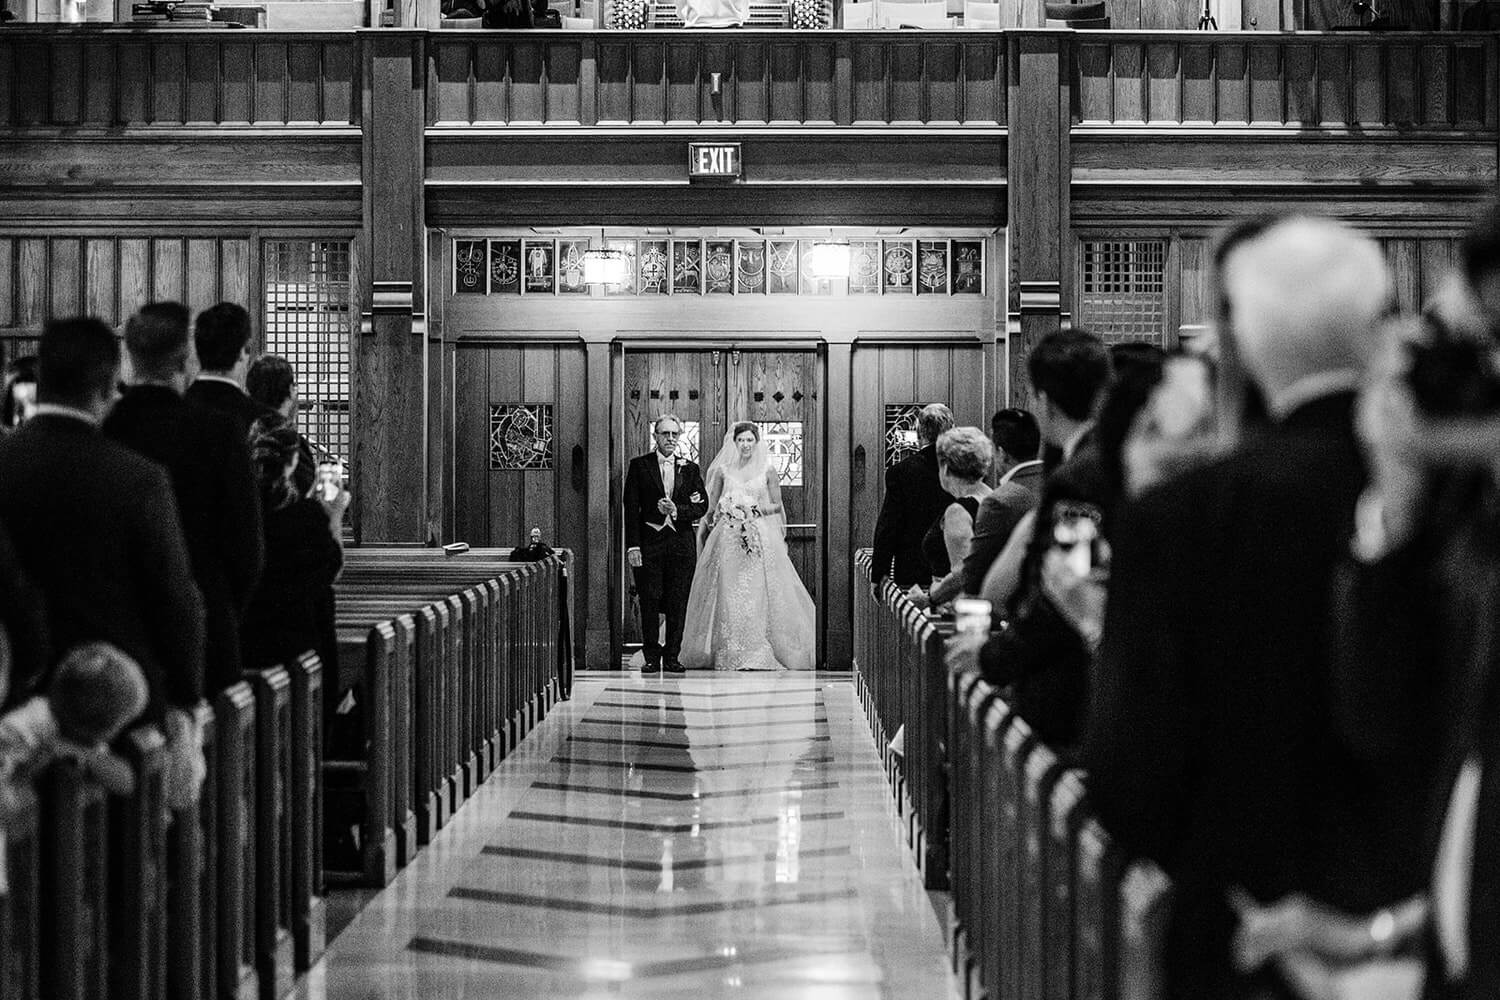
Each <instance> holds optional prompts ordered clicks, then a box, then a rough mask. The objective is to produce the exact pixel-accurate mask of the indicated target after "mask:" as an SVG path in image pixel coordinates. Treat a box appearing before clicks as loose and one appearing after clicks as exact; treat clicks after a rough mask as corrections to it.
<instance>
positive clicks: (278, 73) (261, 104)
mask: <svg viewBox="0 0 1500 1000" xmlns="http://www.w3.org/2000/svg"><path fill="white" fill-rule="evenodd" d="M287 91H288V88H287V43H286V42H278V41H258V42H256V44H255V120H256V121H257V122H261V123H264V124H268V125H278V124H281V123H282V122H285V121H286V120H287V106H286V105H287Z"/></svg>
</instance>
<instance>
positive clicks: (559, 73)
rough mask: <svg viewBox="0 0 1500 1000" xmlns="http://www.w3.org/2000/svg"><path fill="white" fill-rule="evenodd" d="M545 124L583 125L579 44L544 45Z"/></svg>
mask: <svg viewBox="0 0 1500 1000" xmlns="http://www.w3.org/2000/svg"><path fill="white" fill-rule="evenodd" d="M546 51H547V66H546V70H547V120H548V121H550V122H561V123H566V124H570V125H573V124H578V123H580V122H582V121H583V114H582V111H583V93H582V88H581V84H582V80H583V43H582V42H579V41H571V40H570V41H565V42H548V43H547V49H546Z"/></svg>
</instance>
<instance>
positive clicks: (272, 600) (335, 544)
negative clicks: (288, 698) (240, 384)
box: [244, 418, 349, 715]
mask: <svg viewBox="0 0 1500 1000" xmlns="http://www.w3.org/2000/svg"><path fill="white" fill-rule="evenodd" d="M250 449H251V458H252V461H253V462H254V465H255V476H256V485H257V487H258V488H259V490H260V502H261V512H262V515H263V517H264V520H265V532H266V568H265V572H264V573H263V574H262V575H261V578H260V586H259V587H258V588H257V589H256V591H255V597H254V598H253V599H252V600H251V602H250V610H249V613H248V615H247V616H246V619H245V629H244V635H245V666H246V668H247V669H251V670H261V669H264V668H266V667H270V666H275V665H277V664H281V665H287V664H291V663H294V662H296V660H297V657H299V656H301V655H302V654H303V653H305V652H307V651H308V650H315V651H316V652H317V653H318V654H319V656H320V658H322V659H323V670H324V681H323V691H324V700H325V701H326V702H331V701H332V700H333V699H334V697H335V696H336V694H337V691H338V685H337V683H336V678H337V669H338V664H337V661H336V659H334V658H333V657H334V656H335V655H336V652H337V651H336V650H332V649H326V646H327V636H328V635H330V634H331V633H332V631H333V622H332V620H331V619H332V613H333V609H332V607H331V606H329V605H328V604H327V603H326V602H325V601H323V600H322V599H321V598H322V595H323V594H324V593H326V591H327V589H328V588H329V587H330V586H331V585H332V584H333V581H334V580H335V579H337V578H338V575H339V571H340V570H341V569H343V566H344V544H343V530H342V524H343V518H344V511H345V509H346V508H348V506H349V493H348V492H347V491H345V490H342V489H340V490H339V492H338V494H337V495H336V496H334V497H333V498H332V499H327V500H325V499H323V497H322V496H321V495H317V494H314V495H313V496H305V495H303V494H302V493H301V492H300V491H299V490H298V489H297V487H296V485H295V482H296V469H297V464H298V462H299V461H300V455H299V448H298V439H297V432H296V431H294V430H292V429H291V428H290V427H289V426H287V425H285V424H284V423H281V424H279V425H278V423H277V418H268V419H267V420H262V421H257V422H256V424H255V426H254V427H253V428H252V429H251V431H250ZM325 715H326V713H325Z"/></svg>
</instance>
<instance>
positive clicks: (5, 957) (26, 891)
mask: <svg viewBox="0 0 1500 1000" xmlns="http://www.w3.org/2000/svg"><path fill="white" fill-rule="evenodd" d="M17 795H18V799H19V801H18V802H17V809H18V815H17V819H16V821H15V822H14V823H13V824H12V826H11V829H10V830H9V831H7V834H6V844H5V870H4V873H3V878H4V881H5V895H4V896H3V897H0V949H3V950H0V1000H38V998H39V997H40V996H41V988H42V987H41V982H40V979H39V977H40V975H41V970H40V968H39V963H40V961H41V942H40V940H39V939H38V935H39V934H40V932H41V913H40V911H39V906H40V903H41V900H40V898H39V893H40V888H41V887H40V875H41V863H40V859H39V852H40V850H41V842H40V841H41V807H40V802H39V801H38V798H37V795H36V793H35V792H34V791H33V790H31V789H29V788H23V789H19V790H18V791H17Z"/></svg>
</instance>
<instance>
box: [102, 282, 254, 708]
mask: <svg viewBox="0 0 1500 1000" xmlns="http://www.w3.org/2000/svg"><path fill="white" fill-rule="evenodd" d="M188 326H189V315H188V310H187V308H186V307H185V306H183V305H181V304H179V303H176V302H153V303H151V304H150V305H147V306H145V307H143V308H142V309H141V311H140V312H138V313H136V314H135V315H134V316H132V317H131V318H130V320H129V321H128V322H127V323H126V324H125V348H126V350H127V351H129V352H130V362H131V371H132V377H133V384H132V385H131V386H130V387H129V388H128V389H126V390H125V394H124V396H123V397H122V398H121V399H120V401H119V402H118V403H116V404H115V408H114V410H113V411H112V412H111V413H110V415H109V418H108V419H107V420H105V421H104V435H105V437H108V438H111V439H113V440H115V441H118V442H120V443H121V444H123V445H125V446H126V447H128V448H130V449H132V450H133V451H136V452H139V453H140V454H142V455H144V456H146V457H147V458H149V459H151V460H153V461H155V462H157V463H158V464H160V465H161V466H163V467H164V468H165V469H166V470H167V472H168V474H169V475H170V476H171V478H172V489H173V492H174V493H175V495H176V497H177V510H178V513H179V514H181V515H182V526H183V531H184V534H185V535H186V538H187V545H188V554H189V556H190V557H191V558H192V563H193V579H194V580H195V581H197V584H198V589H199V590H200V591H201V592H202V594H203V602H204V606H205V610H206V613H207V617H206V620H205V625H206V629H207V633H208V645H207V659H206V675H205V681H206V684H205V686H206V689H207V692H208V695H209V696H210V697H213V696H215V695H217V694H218V692H220V691H222V690H223V689H224V688H226V687H228V686H229V685H231V684H233V683H235V682H236V681H238V680H239V679H240V623H241V621H242V619H243V617H244V614H245V610H246V608H248V607H249V603H250V596H251V595H252V594H253V593H254V591H255V585H256V583H257V582H258V581H259V580H260V572H261V568H262V567H263V565H264V563H265V549H264V540H263V539H262V537H261V516H260V503H259V502H258V500H257V498H256V492H255V483H254V481H253V478H252V476H251V471H250V447H249V444H248V443H247V442H246V440H245V436H244V435H243V434H241V433H240V432H239V424H238V423H237V422H236V420H235V418H234V417H232V416H230V415H229V414H227V413H222V412H220V411H218V410H213V409H209V408H208V407H204V406H195V405H193V404H191V403H188V402H187V401H186V400H185V399H183V391H184V390H185V389H186V388H187V358H188Z"/></svg>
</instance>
